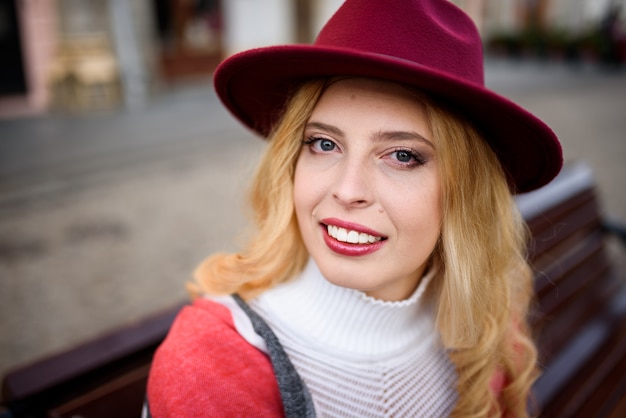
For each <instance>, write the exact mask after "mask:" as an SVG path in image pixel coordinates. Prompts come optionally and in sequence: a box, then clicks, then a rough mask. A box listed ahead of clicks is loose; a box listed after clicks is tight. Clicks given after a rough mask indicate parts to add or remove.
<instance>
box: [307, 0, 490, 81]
mask: <svg viewBox="0 0 626 418" xmlns="http://www.w3.org/2000/svg"><path fill="white" fill-rule="evenodd" d="M315 45H318V46H325V47H331V48H333V47H334V48H348V49H352V50H356V51H360V52H363V53H367V54H372V53H374V54H382V55H385V56H387V57H392V58H394V59H400V60H408V61H411V62H413V63H415V64H419V65H422V66H424V67H428V68H431V69H434V70H437V71H444V72H446V73H448V74H450V75H453V76H455V77H458V78H461V79H464V80H465V81H469V82H471V83H475V84H480V85H484V74H483V51H482V42H481V39H480V35H479V33H478V30H477V29H476V26H475V25H474V23H473V21H472V20H471V19H470V18H469V17H468V16H467V15H466V14H465V13H464V12H463V11H461V10H460V9H459V8H457V7H456V6H455V5H454V4H452V3H451V2H450V1H449V0H385V4H384V7H381V2H380V0H346V1H345V3H344V4H343V5H342V6H341V7H340V8H339V10H337V12H336V13H335V14H334V15H333V17H332V18H331V19H330V20H329V21H328V23H326V25H325V26H324V27H323V28H322V30H321V32H320V34H319V35H318V37H317V39H316V41H315Z"/></svg>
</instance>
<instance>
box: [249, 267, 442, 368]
mask: <svg viewBox="0 0 626 418" xmlns="http://www.w3.org/2000/svg"><path fill="white" fill-rule="evenodd" d="M433 275H434V272H433V271H431V272H429V273H428V274H426V275H425V276H424V277H423V278H422V280H421V281H420V284H419V286H418V288H417V289H416V290H415V292H413V294H412V295H411V296H410V297H409V298H407V299H405V300H403V301H398V302H385V301H382V300H379V299H375V298H373V297H371V296H367V295H366V294H365V293H363V292H360V291H357V290H353V289H348V288H344V287H339V286H336V285H333V284H332V283H330V282H328V281H327V280H326V279H325V278H324V277H323V276H322V274H321V273H320V271H319V269H318V268H317V265H316V264H315V262H314V261H313V260H312V259H311V260H309V262H308V264H307V266H306V267H305V269H304V270H303V272H302V273H301V275H300V276H299V277H297V278H295V279H294V280H292V281H290V282H288V283H284V284H281V285H279V286H277V287H275V288H273V289H271V290H269V291H267V292H265V293H264V294H263V295H261V296H260V297H259V298H258V299H257V300H256V301H254V302H253V305H256V306H257V307H258V308H259V309H260V310H261V311H265V312H266V314H267V315H269V316H271V317H272V318H273V319H274V320H275V321H277V322H279V325H280V326H281V327H284V328H287V329H289V330H290V334H291V335H294V338H300V339H305V340H310V341H309V343H310V344H318V345H320V346H321V347H324V349H325V350H328V349H329V348H330V349H331V350H334V351H336V353H335V355H338V354H340V353H343V354H345V355H368V356H369V355H375V356H381V355H393V354H394V353H397V352H398V351H400V350H405V349H406V348H407V347H408V346H410V345H413V344H415V343H416V340H417V339H420V338H421V337H423V336H424V335H425V334H433V327H434V326H433V321H432V312H431V309H430V306H429V304H428V303H426V302H425V301H424V297H423V294H424V292H425V290H426V288H427V286H428V284H429V282H430V281H431V279H432V276H433Z"/></svg>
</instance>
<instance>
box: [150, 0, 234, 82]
mask: <svg viewBox="0 0 626 418" xmlns="http://www.w3.org/2000/svg"><path fill="white" fill-rule="evenodd" d="M220 3H221V2H220V0H153V4H154V11H155V14H156V24H157V32H158V35H159V47H160V51H159V53H158V55H159V66H160V72H161V75H162V77H163V78H164V79H165V80H166V81H175V80H178V79H183V78H193V77H206V76H208V75H210V74H211V72H212V71H213V70H214V69H215V67H216V66H217V64H218V63H219V62H220V60H221V58H222V51H223V45H222V8H221V4H220Z"/></svg>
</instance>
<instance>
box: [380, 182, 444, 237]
mask: <svg viewBox="0 0 626 418" xmlns="http://www.w3.org/2000/svg"><path fill="white" fill-rule="evenodd" d="M385 190H386V193H385V194H386V199H385V201H386V204H385V205H384V206H385V208H386V210H387V211H388V212H389V216H390V217H391V218H392V219H393V222H394V224H395V225H396V228H398V231H399V232H400V233H402V231H406V232H409V236H410V237H411V239H412V237H420V238H419V239H420V240H423V239H424V238H428V239H429V241H430V240H436V239H438V238H439V234H440V230H441V219H442V204H441V191H440V187H439V183H438V181H437V179H436V178H435V179H433V180H432V181H427V182H419V183H418V185H416V184H415V183H414V184H413V185H411V187H407V188H405V189H403V190H402V189H400V190H399V189H393V188H391V187H388V188H386V189H385ZM401 196H405V198H404V199H403V198H402V197H401ZM403 235H404V234H403ZM405 236H406V235H405Z"/></svg>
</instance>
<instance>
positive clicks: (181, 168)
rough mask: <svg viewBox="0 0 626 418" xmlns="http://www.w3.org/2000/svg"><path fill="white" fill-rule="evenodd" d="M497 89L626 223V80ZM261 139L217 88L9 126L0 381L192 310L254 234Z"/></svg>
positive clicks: (514, 73) (517, 75)
mask: <svg viewBox="0 0 626 418" xmlns="http://www.w3.org/2000/svg"><path fill="white" fill-rule="evenodd" d="M487 84H488V86H490V87H491V88H492V89H494V90H496V91H497V92H499V93H501V94H503V95H505V96H507V97H509V98H511V99H512V100H514V101H515V102H517V103H518V104H520V105H521V106H522V107H525V108H527V109H528V110H530V111H531V112H532V113H534V114H536V115H537V116H539V117H540V118H542V119H543V120H544V121H545V122H547V123H548V125H550V126H551V127H552V128H553V129H554V130H555V132H556V133H557V135H559V137H560V139H561V141H562V143H563V147H564V150H565V158H566V161H572V160H584V161H586V162H588V163H589V164H590V165H591V166H592V168H593V170H594V173H595V175H596V176H597V179H598V183H599V186H600V191H601V198H602V201H603V202H604V209H605V211H606V212H607V213H608V214H610V215H612V216H616V217H619V218H621V219H622V220H625V221H626V193H624V185H626V170H625V169H624V164H625V162H626V71H624V70H622V71H619V72H616V71H613V72H609V71H602V70H599V69H597V68H592V67H586V68H570V67H565V66H562V65H556V64H542V63H527V62H512V61H506V62H505V61H489V62H488V66H487ZM252 137H253V136H252V134H251V133H249V132H248V131H246V130H245V129H244V128H242V127H241V126H240V125H239V124H238V123H237V122H235V121H234V120H233V119H232V118H231V117H230V116H229V114H228V113H227V112H226V111H225V110H224V109H223V108H222V106H221V105H220V103H219V101H218V100H217V99H216V97H215V95H214V94H213V92H212V88H211V85H210V83H209V82H206V83H204V84H197V83H196V84H194V85H188V86H183V87H179V88H177V89H173V90H171V91H168V92H167V93H165V94H162V95H160V96H158V97H156V98H155V99H154V100H153V101H152V102H150V103H149V104H148V105H147V106H146V107H145V108H143V109H137V110H133V111H129V112H125V111H115V112H109V113H99V114H89V115H83V116H77V115H61V114H51V115H47V116H43V117H37V118H29V119H16V120H5V121H0V374H3V373H4V372H5V371H6V370H7V368H10V367H12V366H15V365H17V364H21V363H24V362H28V361H31V360H32V359H34V358H38V357H40V356H43V355H47V354H50V353H53V352H55V351H58V350H63V349H66V348H68V347H70V346H72V345H73V344H76V343H78V342H81V341H84V340H86V339H89V338H92V337H94V336H96V335H98V334H101V333H103V332H106V331H107V330H110V329H112V328H114V327H116V326H118V325H121V324H127V323H129V322H132V321H134V320H136V319H138V318H141V317H143V316H145V315H148V314H150V313H153V312H155V311H158V310H160V309H163V308H165V307H167V306H171V305H174V304H176V303H178V302H179V301H181V300H183V299H184V298H185V297H186V294H185V291H184V283H185V281H187V280H188V279H189V278H190V274H191V272H192V270H193V268H194V267H195V266H196V265H197V264H198V263H199V262H200V261H201V260H202V259H203V258H204V257H205V256H206V255H208V254H210V253H213V252H215V251H232V250H235V249H236V248H237V244H238V243H239V242H240V241H241V236H242V235H243V234H245V231H246V225H247V223H246V217H245V213H244V211H243V210H242V208H243V207H244V204H243V198H244V192H245V190H246V187H247V184H248V179H249V177H250V175H251V174H252V172H253V169H254V166H255V161H256V159H257V157H258V155H259V153H260V151H261V149H262V148H263V142H262V141H261V140H258V139H251V138H252Z"/></svg>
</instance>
